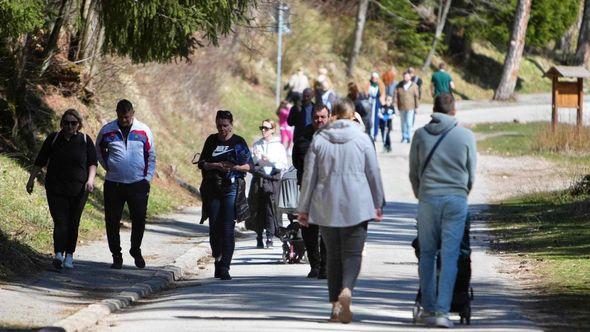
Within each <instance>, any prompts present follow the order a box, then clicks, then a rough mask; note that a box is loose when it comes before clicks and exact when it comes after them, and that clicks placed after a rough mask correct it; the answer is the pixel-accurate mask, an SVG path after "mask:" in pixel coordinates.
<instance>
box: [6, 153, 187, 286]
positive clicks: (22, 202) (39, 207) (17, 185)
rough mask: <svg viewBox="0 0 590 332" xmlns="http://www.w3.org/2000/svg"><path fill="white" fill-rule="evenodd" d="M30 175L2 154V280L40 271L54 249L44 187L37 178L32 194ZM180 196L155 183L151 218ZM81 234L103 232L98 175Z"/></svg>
mask: <svg viewBox="0 0 590 332" xmlns="http://www.w3.org/2000/svg"><path fill="white" fill-rule="evenodd" d="M101 173H102V172H101ZM28 177H29V175H28V173H27V171H26V170H25V169H23V168H22V166H21V165H20V164H19V163H18V162H16V161H15V160H13V159H12V158H10V157H9V156H6V155H2V154H0V280H2V279H7V278H10V277H12V276H14V275H15V274H22V273H30V272H34V271H37V270H38V268H39V265H40V264H42V262H43V257H44V255H45V254H50V253H52V252H53V238H52V234H53V221H52V219H51V215H50V214H49V208H48V207H47V201H46V196H45V189H44V188H43V186H42V185H41V184H40V183H38V182H37V183H36V185H35V189H34V191H33V194H31V195H29V194H27V192H26V191H25V184H26V182H27V180H28ZM156 182H157V181H156ZM181 196H182V195H178V192H177V187H169V186H167V185H166V184H165V183H162V182H159V183H158V182H157V183H155V184H154V185H152V190H151V193H150V201H149V206H148V218H150V217H154V216H156V215H160V214H163V213H167V212H169V211H171V210H173V209H174V208H175V207H177V206H179V205H181V204H183V203H184V199H183V198H182V197H181ZM125 218H128V214H126V215H125ZM79 234H80V236H79V239H80V240H81V241H87V240H94V239H98V238H100V237H101V236H102V235H103V234H104V209H103V199H102V180H101V179H99V178H97V185H96V188H95V191H94V192H93V193H92V194H91V195H90V197H89V200H88V203H87V204H86V207H85V209H84V213H83V214H82V220H81V222H80V230H79ZM45 257H46V256H45ZM45 263H46V262H45Z"/></svg>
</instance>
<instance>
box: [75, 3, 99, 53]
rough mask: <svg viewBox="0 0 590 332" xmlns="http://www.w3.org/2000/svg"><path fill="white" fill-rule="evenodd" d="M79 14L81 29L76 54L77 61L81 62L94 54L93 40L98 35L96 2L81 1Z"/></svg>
mask: <svg viewBox="0 0 590 332" xmlns="http://www.w3.org/2000/svg"><path fill="white" fill-rule="evenodd" d="M80 14H81V15H82V24H83V27H82V31H81V32H80V42H79V45H78V51H77V54H76V60H77V61H83V60H85V59H87V58H89V57H92V56H94V54H95V50H94V49H93V48H94V42H93V40H94V39H95V38H98V37H99V35H100V25H99V22H98V20H99V17H98V0H85V1H83V6H82V7H81V8H80Z"/></svg>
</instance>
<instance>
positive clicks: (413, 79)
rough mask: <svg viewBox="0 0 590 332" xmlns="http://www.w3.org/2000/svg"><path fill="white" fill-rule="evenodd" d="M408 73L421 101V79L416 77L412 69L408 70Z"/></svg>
mask: <svg viewBox="0 0 590 332" xmlns="http://www.w3.org/2000/svg"><path fill="white" fill-rule="evenodd" d="M408 73H410V76H411V77H412V78H411V81H412V83H414V84H416V85H417V86H418V96H419V99H422V83H423V82H422V79H421V78H420V77H419V76H418V75H416V70H415V69H414V67H410V68H408Z"/></svg>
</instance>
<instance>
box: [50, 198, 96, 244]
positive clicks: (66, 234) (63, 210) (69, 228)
mask: <svg viewBox="0 0 590 332" xmlns="http://www.w3.org/2000/svg"><path fill="white" fill-rule="evenodd" d="M87 200H88V193H87V192H86V191H85V190H84V189H82V191H81V192H80V194H78V195H77V196H62V195H54V194H51V193H49V192H48V193H47V205H49V212H50V213H51V218H53V250H54V252H55V253H59V252H61V253H63V252H65V253H66V254H73V253H74V251H76V244H77V242H78V227H79V226H80V217H81V216H82V210H84V205H86V201H87Z"/></svg>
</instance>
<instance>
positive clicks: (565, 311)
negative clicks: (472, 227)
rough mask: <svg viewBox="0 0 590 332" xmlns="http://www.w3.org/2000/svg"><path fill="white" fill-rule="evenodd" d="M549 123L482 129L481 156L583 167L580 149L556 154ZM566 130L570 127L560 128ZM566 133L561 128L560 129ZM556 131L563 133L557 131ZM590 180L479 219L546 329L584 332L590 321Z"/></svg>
mask: <svg viewBox="0 0 590 332" xmlns="http://www.w3.org/2000/svg"><path fill="white" fill-rule="evenodd" d="M547 128H548V124H546V123H528V124H516V123H506V124H481V125H476V126H474V127H473V130H474V132H476V134H478V135H479V136H480V137H482V139H481V140H480V141H479V142H478V148H479V150H480V153H486V154H497V155H502V156H525V155H529V156H530V155H532V156H538V157H542V158H547V159H550V160H553V161H555V162H556V163H557V165H559V166H560V167H563V168H575V167H578V166H580V165H583V164H585V163H587V162H588V161H589V157H588V154H587V153H586V151H584V150H585V148H584V147H583V146H579V145H576V143H575V142H573V141H570V142H569V143H566V144H565V145H567V144H569V145H570V148H567V149H564V148H561V149H556V148H555V146H556V145H564V143H559V142H556V141H557V140H558V139H557V138H556V137H553V138H554V139H553V140H552V139H550V138H551V137H550V136H551V134H548V131H547V130H548V129H547ZM565 129H568V128H565ZM565 129H564V130H565ZM560 130H561V129H560ZM589 211H590V182H589V181H588V179H586V181H582V182H580V183H578V184H577V185H575V186H573V187H572V188H570V189H567V190H562V191H556V192H541V193H535V194H529V195H525V196H520V197H513V198H510V199H508V200H505V201H503V202H501V203H499V204H497V205H492V206H491V208H490V209H489V210H488V211H486V212H485V213H484V215H483V217H484V218H485V219H487V220H488V221H489V226H490V228H491V231H492V233H493V235H494V237H495V241H494V245H493V248H494V249H495V250H496V251H498V252H500V253H503V254H508V255H509V257H512V258H513V261H514V262H517V263H518V264H517V266H518V268H517V269H516V270H515V271H513V272H514V275H517V276H521V277H522V278H523V279H524V287H525V288H527V289H531V290H532V292H530V293H527V296H530V299H529V300H528V301H526V304H527V306H528V308H529V309H530V310H529V312H530V313H531V317H532V318H533V319H535V320H536V321H537V322H538V323H539V324H540V325H541V326H542V327H543V328H544V329H546V330H549V331H572V330H588V329H589V328H590V322H588V320H587V317H588V316H590V301H589V300H590V212H589Z"/></svg>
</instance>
